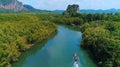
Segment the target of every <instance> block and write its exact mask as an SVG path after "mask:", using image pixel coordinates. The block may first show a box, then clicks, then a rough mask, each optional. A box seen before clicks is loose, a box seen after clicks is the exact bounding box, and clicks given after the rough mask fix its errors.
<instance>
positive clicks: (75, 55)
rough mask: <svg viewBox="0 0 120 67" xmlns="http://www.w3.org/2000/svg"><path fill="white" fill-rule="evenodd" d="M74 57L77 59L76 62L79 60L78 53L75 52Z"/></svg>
mask: <svg viewBox="0 0 120 67" xmlns="http://www.w3.org/2000/svg"><path fill="white" fill-rule="evenodd" d="M73 59H74V61H75V62H77V61H78V56H77V53H74V56H73Z"/></svg>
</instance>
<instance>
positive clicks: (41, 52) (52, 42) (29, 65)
mask: <svg viewBox="0 0 120 67" xmlns="http://www.w3.org/2000/svg"><path fill="white" fill-rule="evenodd" d="M81 40H82V34H81V32H78V31H74V30H70V29H68V28H67V27H64V26H59V27H58V33H57V34H56V35H55V36H54V37H53V38H51V39H49V40H48V41H47V42H46V43H44V46H43V45H42V48H41V44H38V45H36V46H35V47H33V48H31V49H30V50H28V51H26V52H25V53H24V54H23V55H22V56H21V57H20V60H19V61H18V62H15V63H13V64H12V67H75V66H74V60H73V54H74V53H75V52H76V53H77V54H78V56H79V63H78V64H79V67H97V66H96V64H95V63H94V62H93V61H92V59H91V58H90V57H89V55H88V54H87V52H86V51H84V50H83V49H81V48H80V41H81Z"/></svg>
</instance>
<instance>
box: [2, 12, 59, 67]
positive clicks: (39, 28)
mask: <svg viewBox="0 0 120 67" xmlns="http://www.w3.org/2000/svg"><path fill="white" fill-rule="evenodd" d="M56 31H57V26H56V25H55V24H54V23H51V22H49V21H42V20H41V21H40V19H39V18H38V17H37V16H36V15H32V14H31V15H27V14H1V15H0V67H11V63H12V62H14V61H18V57H19V56H20V55H21V53H22V52H24V51H25V50H27V49H29V48H30V47H31V46H33V45H34V44H35V43H38V42H42V41H43V40H46V39H47V38H48V37H50V36H51V35H52V34H53V33H55V32H56Z"/></svg>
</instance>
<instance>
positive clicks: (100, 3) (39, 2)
mask: <svg viewBox="0 0 120 67" xmlns="http://www.w3.org/2000/svg"><path fill="white" fill-rule="evenodd" d="M19 1H20V2H22V3H23V4H28V5H31V6H33V7H34V8H37V9H42V10H65V9H66V8H67V6H68V5H69V4H78V5H79V6H80V9H94V10H98V9H102V10H106V9H112V8H115V9H120V4H119V3H120V0H60V1H58V0H51V1H48V0H19Z"/></svg>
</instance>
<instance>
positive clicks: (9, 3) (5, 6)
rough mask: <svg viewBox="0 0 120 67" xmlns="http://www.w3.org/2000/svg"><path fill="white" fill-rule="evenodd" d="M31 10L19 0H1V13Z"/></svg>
mask: <svg viewBox="0 0 120 67" xmlns="http://www.w3.org/2000/svg"><path fill="white" fill-rule="evenodd" d="M22 11H29V10H28V9H27V8H25V7H24V6H23V4H22V3H21V2H19V1H17V0H0V13H2V12H22Z"/></svg>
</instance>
